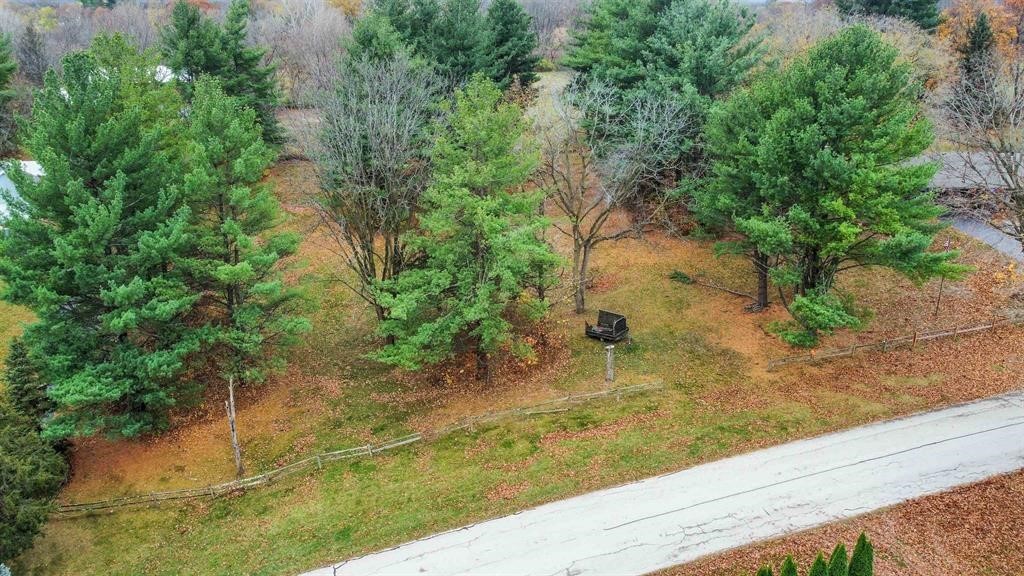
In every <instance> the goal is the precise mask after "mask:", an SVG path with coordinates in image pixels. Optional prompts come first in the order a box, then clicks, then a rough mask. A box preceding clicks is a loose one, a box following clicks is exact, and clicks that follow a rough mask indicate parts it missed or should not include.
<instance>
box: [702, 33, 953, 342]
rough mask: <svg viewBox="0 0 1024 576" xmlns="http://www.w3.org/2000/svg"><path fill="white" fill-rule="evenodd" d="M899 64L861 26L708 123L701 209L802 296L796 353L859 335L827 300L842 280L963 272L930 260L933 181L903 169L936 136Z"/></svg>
mask: <svg viewBox="0 0 1024 576" xmlns="http://www.w3.org/2000/svg"><path fill="white" fill-rule="evenodd" d="M897 57H898V54H897V50H896V49H895V48H894V47H892V46H891V45H888V44H886V43H885V41H884V40H882V38H881V37H880V36H879V35H878V34H877V33H875V32H873V31H872V30H871V29H869V28H867V27H866V26H853V27H850V28H847V29H845V30H843V31H842V32H840V33H839V34H837V35H836V36H834V37H832V38H830V39H828V40H825V41H823V42H821V43H820V44H818V45H817V46H815V47H814V48H812V49H811V50H810V51H809V52H808V53H807V54H805V55H804V56H803V57H802V58H799V59H797V60H796V61H794V62H793V63H792V64H790V66H789V67H788V68H787V69H785V70H784V71H782V72H781V73H779V74H770V75H767V76H766V77H765V78H763V79H762V80H760V81H759V82H756V83H755V84H754V85H753V86H751V87H750V88H749V89H742V90H739V91H737V92H736V93H735V94H734V95H733V96H732V97H730V98H729V100H727V101H725V102H722V103H721V104H720V105H718V106H717V107H716V109H715V110H714V111H713V113H712V115H711V120H710V122H709V124H708V128H707V139H708V148H709V150H710V151H711V153H712V157H713V159H714V166H713V171H714V174H715V178H714V179H713V180H712V181H711V182H710V183H709V185H708V186H706V187H702V189H701V190H698V192H697V194H698V197H697V200H698V202H697V204H698V206H700V207H702V209H701V212H702V213H704V214H708V213H712V214H718V215H719V216H720V217H721V218H722V219H724V220H727V221H730V222H731V225H732V227H733V229H734V230H736V231H738V232H740V233H742V234H744V235H745V236H746V238H747V239H748V240H749V241H750V242H751V243H752V244H753V245H754V248H755V250H756V251H758V252H759V253H761V254H766V255H769V256H773V257H775V258H778V263H777V265H776V266H775V267H774V269H773V270H772V277H773V279H774V280H775V281H776V283H777V284H779V285H780V286H783V287H787V288H791V289H792V290H793V291H794V292H795V294H796V298H795V299H794V300H793V302H792V303H791V304H790V305H789V306H788V308H789V310H790V312H791V313H792V315H793V316H794V318H795V319H796V320H798V321H799V323H800V325H801V328H800V330H798V331H793V332H790V333H787V339H789V340H790V341H791V342H793V343H797V344H802V345H807V344H813V343H814V342H815V341H816V339H817V334H818V332H828V331H830V330H832V329H834V328H837V327H840V326H851V325H856V324H857V318H856V317H855V316H854V315H853V314H851V311H850V310H849V306H847V305H846V303H845V302H843V300H842V299H840V298H839V297H837V296H836V295H835V294H834V293H832V290H833V288H834V286H835V280H836V277H837V275H838V274H840V273H841V272H842V271H844V270H848V269H851V268H856V267H861V266H883V267H888V268H891V269H894V270H896V271H898V272H901V273H903V274H904V275H905V276H907V277H908V278H910V279H912V280H915V281H923V280H926V279H928V278H932V277H936V276H943V277H956V276H958V275H960V274H962V273H963V272H964V268H963V267H962V266H960V265H957V264H954V263H953V262H952V260H953V259H954V258H955V257H956V254H955V253H951V252H931V251H929V247H930V246H931V243H932V240H933V238H934V235H935V232H936V231H937V230H938V229H939V228H940V227H941V225H940V224H938V223H937V222H936V220H935V219H936V217H937V216H938V215H939V214H941V212H942V210H941V209H940V208H939V207H938V206H937V205H936V204H935V202H934V199H933V197H932V195H931V194H930V193H929V192H928V185H929V182H930V181H931V178H932V176H933V175H934V172H935V169H936V167H935V166H933V165H929V164H908V161H909V160H910V159H912V158H915V157H917V156H918V155H919V154H921V153H922V152H923V151H924V150H925V149H927V148H928V146H929V145H930V144H931V142H932V139H933V136H932V130H931V125H930V124H929V123H928V121H927V120H926V119H925V118H924V117H923V115H922V113H921V109H920V99H919V94H920V90H921V87H920V86H919V85H917V84H915V83H914V82H913V81H912V80H911V76H910V75H911V70H910V67H909V65H907V64H904V63H901V62H899V61H898V59H897ZM783 303H784V304H785V301H783Z"/></svg>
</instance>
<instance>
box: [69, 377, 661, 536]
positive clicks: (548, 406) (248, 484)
mask: <svg viewBox="0 0 1024 576" xmlns="http://www.w3.org/2000/svg"><path fill="white" fill-rule="evenodd" d="M660 388H662V383H661V382H653V383H646V384H634V385H632V386H623V387H620V388H611V389H608V390H600V391H597V392H589V393H585V394H576V395H571V396H565V397H563V398H556V399H554V400H549V401H547V402H543V403H541V404H536V405H533V406H529V407H523V408H513V409H511V410H503V411H500V412H488V413H485V414H481V415H479V416H473V417H470V418H465V419H463V420H460V421H458V422H457V423H455V424H453V425H451V426H448V427H445V428H442V429H440V430H434V431H430V432H422V433H420V432H417V433H414V434H409V435H408V436H403V437H401V438H395V439H393V440H389V441H387V442H382V443H379V444H367V445H365V446H357V447H354V448H346V449H344V450H336V451H333V452H324V453H321V454H317V455H315V456H310V457H307V458H303V459H302V460H298V461H296V462H292V463H291V464H288V465H285V466H281V467H280V468H275V469H273V470H271V471H269V472H265V473H263V474H259V475H256V476H250V477H248V478H240V479H238V480H232V481H230V482H224V483H221V484H214V485H211V486H204V487H200V488H187V489H183V490H169V491H166V492H151V493H148V494H138V495H133V496H124V497H121V498H112V499H110V500H101V501H96V502H82V503H74V504H61V505H59V506H58V507H57V511H56V512H57V514H58V516H63V517H68V516H77V515H86V514H92V513H97V512H111V511H115V510H118V509H123V508H129V507H134V506H145V505H153V504H160V503H163V502H172V501H179V500H193V499H197V498H216V497H218V496H223V495H225V494H230V493H232V492H237V491H240V490H246V489H249V488H256V487H258V486H263V485H266V484H270V483H272V482H274V481H275V480H279V479H281V478H285V477H287V476H290V475H292V474H296V473H298V472H301V471H305V470H310V469H312V468H314V467H315V468H318V469H319V468H323V466H324V464H327V463H329V462H335V461H338V460H350V459H354V458H365V457H372V456H374V455H377V454H380V453H382V452H388V451H390V450H394V449H396V448H400V447H402V446H407V445H409V444H414V443H417V442H422V441H424V440H432V439H436V438H440V437H442V436H445V435H448V434H452V433H454V432H457V431H460V430H466V429H469V428H473V427H475V426H479V425H481V424H486V423H489V422H495V421H498V420H505V419H511V418H516V417H529V416H537V415H542V414H554V413H559V412H566V411H568V410H569V409H570V408H572V407H573V406H576V405H578V404H583V403H585V402H589V401H591V400H597V399H600V398H608V397H615V398H616V399H620V398H622V397H623V396H629V395H632V394H639V393H642V392H647V391H651V390H657V389H660Z"/></svg>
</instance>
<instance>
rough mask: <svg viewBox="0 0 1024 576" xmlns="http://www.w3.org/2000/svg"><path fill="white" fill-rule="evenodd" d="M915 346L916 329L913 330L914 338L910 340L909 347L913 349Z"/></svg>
mask: <svg viewBox="0 0 1024 576" xmlns="http://www.w3.org/2000/svg"><path fill="white" fill-rule="evenodd" d="M916 346H917V330H914V339H913V340H911V341H910V349H911V350H913V349H914V348H915V347H916Z"/></svg>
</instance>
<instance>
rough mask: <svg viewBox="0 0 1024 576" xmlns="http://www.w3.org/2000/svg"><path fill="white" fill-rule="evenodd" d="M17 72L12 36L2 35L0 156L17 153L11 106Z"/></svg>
mask: <svg viewBox="0 0 1024 576" xmlns="http://www.w3.org/2000/svg"><path fill="white" fill-rule="evenodd" d="M17 71H18V64H17V63H16V62H15V61H14V53H13V46H12V44H11V36H10V35H9V34H4V33H0V156H10V155H11V154H13V153H14V152H15V151H16V141H17V139H16V136H17V125H16V124H15V122H14V110H13V109H12V107H11V105H12V103H13V101H14V96H15V91H14V87H13V86H12V82H13V81H14V74H15V72H17Z"/></svg>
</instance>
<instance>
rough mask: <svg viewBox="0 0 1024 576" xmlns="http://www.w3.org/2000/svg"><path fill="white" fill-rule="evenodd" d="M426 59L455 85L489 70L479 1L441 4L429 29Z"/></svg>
mask: <svg viewBox="0 0 1024 576" xmlns="http://www.w3.org/2000/svg"><path fill="white" fill-rule="evenodd" d="M429 33H430V37H429V40H428V41H427V42H422V44H425V45H426V46H428V47H427V48H426V53H425V54H424V56H426V57H427V58H428V59H429V60H430V61H431V62H433V63H434V65H435V66H437V71H438V72H439V73H440V74H441V75H442V76H445V77H447V78H449V79H451V80H452V81H453V82H454V83H455V85H461V84H462V83H464V82H466V81H467V80H469V78H470V77H471V76H473V74H475V73H477V72H479V71H482V70H486V69H488V68H489V67H490V64H491V62H490V55H489V51H490V47H489V46H488V45H487V42H488V36H487V29H486V27H485V22H484V17H483V15H482V14H481V13H480V0H445V2H444V4H442V6H441V10H440V12H439V13H438V16H437V20H436V21H435V22H434V25H433V26H431V27H430V29H429Z"/></svg>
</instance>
